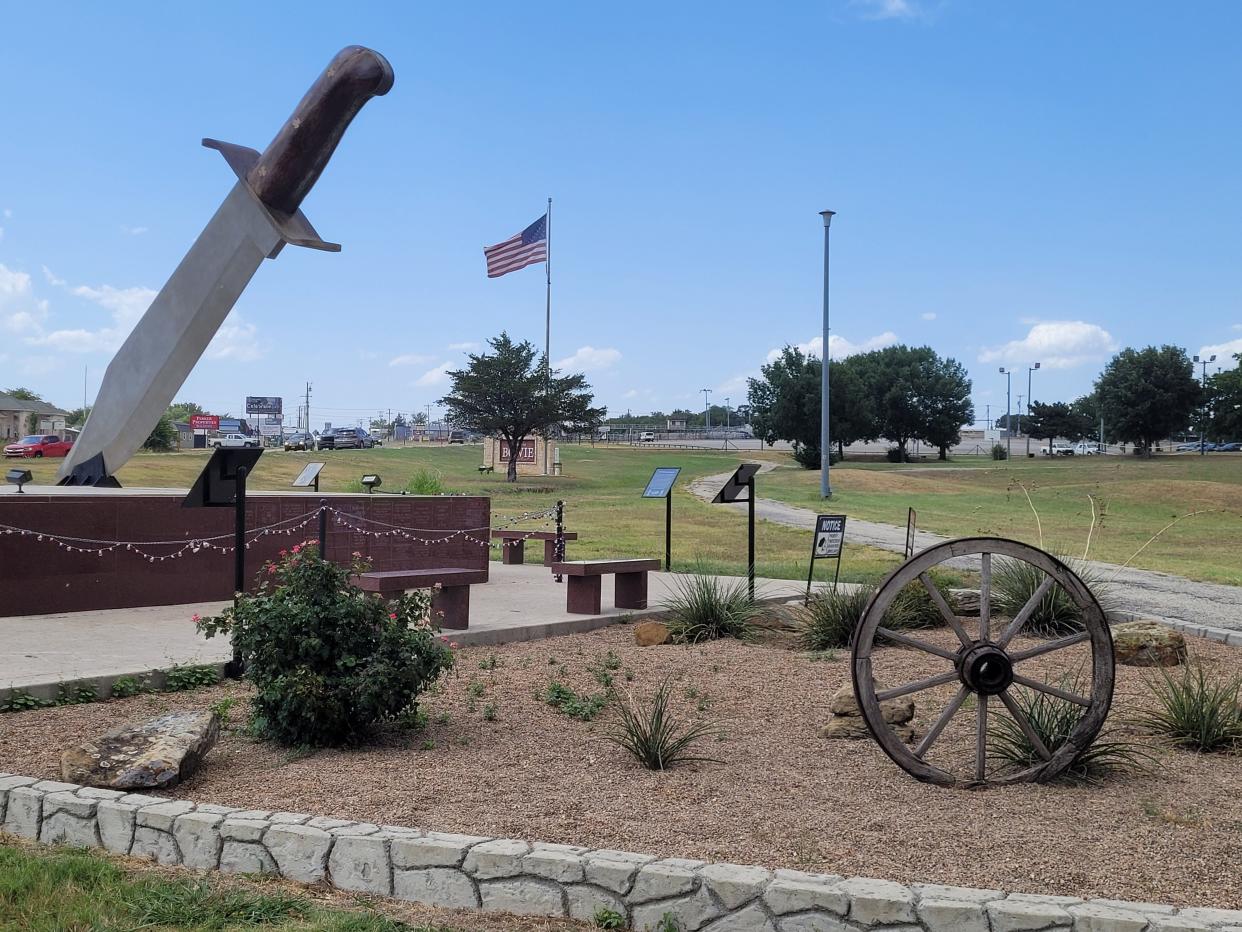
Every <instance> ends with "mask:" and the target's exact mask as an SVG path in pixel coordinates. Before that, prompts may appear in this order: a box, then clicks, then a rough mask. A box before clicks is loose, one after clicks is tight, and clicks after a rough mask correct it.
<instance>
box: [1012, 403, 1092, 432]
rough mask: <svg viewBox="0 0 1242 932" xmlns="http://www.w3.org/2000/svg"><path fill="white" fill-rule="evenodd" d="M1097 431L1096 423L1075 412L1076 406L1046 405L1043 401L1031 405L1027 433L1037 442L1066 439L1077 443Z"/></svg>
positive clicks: (1088, 417) (1086, 416)
mask: <svg viewBox="0 0 1242 932" xmlns="http://www.w3.org/2000/svg"><path fill="white" fill-rule="evenodd" d="M1094 430H1095V422H1094V421H1093V420H1092V419H1091V417H1090V416H1089V415H1087V414H1083V413H1081V412H1080V411H1077V410H1075V408H1074V405H1071V404H1066V403H1065V402H1064V401H1054V402H1052V403H1051V404H1045V403H1044V402H1042V401H1034V402H1032V403H1031V411H1030V414H1029V416H1028V418H1027V433H1028V434H1030V435H1031V436H1032V437H1034V438H1035V439H1036V440H1048V441H1052V440H1055V439H1056V438H1057V437H1064V438H1065V439H1066V440H1069V441H1071V442H1077V441H1079V440H1081V439H1082V438H1083V437H1088V436H1090V435H1091V434H1092V433H1094Z"/></svg>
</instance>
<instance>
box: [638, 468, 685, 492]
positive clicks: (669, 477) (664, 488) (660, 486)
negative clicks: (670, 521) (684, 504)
mask: <svg viewBox="0 0 1242 932" xmlns="http://www.w3.org/2000/svg"><path fill="white" fill-rule="evenodd" d="M680 472H681V467H680V466H660V467H659V468H657V469H656V471H655V472H653V473H652V474H651V478H650V479H648V480H647V488H645V489H643V498H664V497H665V496H667V495H668V493H669V492H671V491H673V483H674V482H676V481H677V475H678V473H680Z"/></svg>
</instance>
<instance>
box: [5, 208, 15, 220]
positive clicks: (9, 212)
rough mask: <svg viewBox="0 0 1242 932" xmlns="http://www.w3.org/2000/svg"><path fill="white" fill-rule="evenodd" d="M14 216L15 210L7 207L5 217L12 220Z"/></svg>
mask: <svg viewBox="0 0 1242 932" xmlns="http://www.w3.org/2000/svg"><path fill="white" fill-rule="evenodd" d="M12 218H13V211H11V210H9V208H7V207H6V208H4V219H5V220H11V219H12Z"/></svg>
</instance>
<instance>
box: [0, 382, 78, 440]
mask: <svg viewBox="0 0 1242 932" xmlns="http://www.w3.org/2000/svg"><path fill="white" fill-rule="evenodd" d="M32 414H33V415H35V417H36V421H37V423H35V424H31V423H30V416H31V415H32ZM68 414H69V412H67V411H63V410H61V409H60V408H58V407H56V405H54V404H49V403H48V402H46V401H30V400H27V399H25V398H14V397H13V396H12V395H6V394H4V393H3V392H0V439H3V440H5V441H6V442H7V441H11V440H15V439H17V438H18V437H25V436H27V435H29V434H63V433H64V432H65V418H66V417H67V416H68Z"/></svg>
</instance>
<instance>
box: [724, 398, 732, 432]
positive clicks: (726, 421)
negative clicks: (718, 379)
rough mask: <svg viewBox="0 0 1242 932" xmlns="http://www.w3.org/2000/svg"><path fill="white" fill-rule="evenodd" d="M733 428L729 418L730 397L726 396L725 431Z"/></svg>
mask: <svg viewBox="0 0 1242 932" xmlns="http://www.w3.org/2000/svg"><path fill="white" fill-rule="evenodd" d="M732 426H733V425H732V422H731V419H730V417H729V396H728V395H725V430H728V429H729V428H730V427H732Z"/></svg>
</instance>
